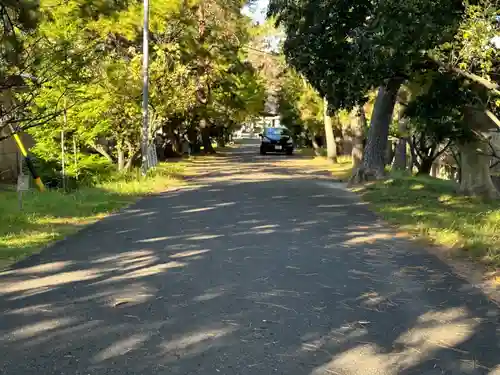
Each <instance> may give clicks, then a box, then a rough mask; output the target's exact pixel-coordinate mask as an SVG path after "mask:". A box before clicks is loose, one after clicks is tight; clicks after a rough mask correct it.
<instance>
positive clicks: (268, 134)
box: [260, 127, 294, 155]
mask: <svg viewBox="0 0 500 375" xmlns="http://www.w3.org/2000/svg"><path fill="white" fill-rule="evenodd" d="M260 138H261V141H260V154H261V155H265V154H266V153H268V152H279V153H286V154H287V155H292V154H293V148H294V145H293V139H292V134H291V133H290V131H289V130H288V129H287V128H283V127H276V128H264V131H263V132H262V134H260Z"/></svg>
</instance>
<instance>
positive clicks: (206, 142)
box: [200, 118, 215, 154]
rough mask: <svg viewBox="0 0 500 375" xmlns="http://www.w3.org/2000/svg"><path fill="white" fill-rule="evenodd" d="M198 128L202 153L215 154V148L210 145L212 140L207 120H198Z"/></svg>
mask: <svg viewBox="0 0 500 375" xmlns="http://www.w3.org/2000/svg"><path fill="white" fill-rule="evenodd" d="M200 129H201V141H202V143H203V150H204V153H205V154H215V150H214V148H213V147H212V142H211V141H210V128H209V127H208V124H207V121H206V120H205V119H204V118H202V119H201V120H200Z"/></svg>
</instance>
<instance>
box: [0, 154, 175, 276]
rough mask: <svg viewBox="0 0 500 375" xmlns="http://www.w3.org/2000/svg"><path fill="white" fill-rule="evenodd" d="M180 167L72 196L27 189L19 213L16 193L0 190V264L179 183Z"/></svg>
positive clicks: (131, 176) (163, 168)
mask: <svg viewBox="0 0 500 375" xmlns="http://www.w3.org/2000/svg"><path fill="white" fill-rule="evenodd" d="M184 168H185V163H183V162H178V163H169V164H167V163H163V164H160V165H159V166H158V167H157V168H156V170H155V171H154V172H152V173H151V175H150V176H148V177H146V178H141V177H140V175H139V172H138V171H136V172H135V173H130V174H128V175H127V176H116V177H115V178H114V179H113V180H111V181H108V182H105V183H101V184H99V185H98V186H95V187H84V188H81V189H79V190H78V191H75V192H72V193H64V192H61V191H46V192H44V193H39V192H37V191H34V190H33V191H29V192H26V193H24V194H23V209H22V211H21V210H20V208H19V202H18V196H17V193H16V192H15V191H13V190H10V191H8V190H5V191H0V212H1V215H0V266H4V265H7V264H9V263H11V262H13V261H16V260H19V259H21V258H23V257H26V256H28V255H30V254H32V253H34V252H37V251H39V250H40V249H41V248H43V247H45V246H46V245H48V244H50V243H51V242H53V241H56V240H59V239H61V238H63V237H65V236H67V235H69V234H71V233H74V232H76V231H77V230H79V229H80V228H82V227H83V226H85V225H88V224H90V223H93V222H95V221H97V220H98V219H100V218H102V217H104V216H106V215H109V214H110V213H112V212H114V211H116V210H118V209H120V208H123V207H124V206H127V205H129V204H131V203H133V202H134V201H135V200H137V199H138V198H140V197H142V196H145V195H148V194H154V193H157V192H161V191H164V190H165V189H167V188H169V187H171V186H175V185H179V184H181V183H182V180H181V177H182V175H183V173H184Z"/></svg>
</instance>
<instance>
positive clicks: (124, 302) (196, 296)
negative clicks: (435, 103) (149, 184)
mask: <svg viewBox="0 0 500 375" xmlns="http://www.w3.org/2000/svg"><path fill="white" fill-rule="evenodd" d="M257 154H258V149H257V147H256V145H247V146H245V147H242V148H241V149H239V150H238V151H236V152H235V153H233V154H232V155H231V156H230V157H227V158H217V159H215V160H212V161H210V162H207V163H201V162H200V164H199V169H200V172H203V173H201V175H200V177H197V178H194V179H193V181H192V182H193V186H192V187H191V188H190V189H185V190H180V191H176V192H170V193H165V194H162V195H160V196H157V197H151V198H147V199H144V200H142V201H140V202H139V203H138V204H136V205H135V206H133V207H131V208H129V209H127V210H125V211H124V212H122V213H121V214H119V215H116V216H114V217H111V218H108V219H105V220H103V221H102V222H100V223H98V224H96V225H93V226H90V227H88V228H87V229H84V230H83V231H81V232H80V233H78V234H77V235H75V236H73V237H71V238H70V239H68V240H66V241H63V242H61V243H59V244H57V245H56V246H54V247H52V248H51V249H48V250H47V251H45V252H43V253H42V254H41V255H39V256H36V257H33V258H31V259H28V260H26V261H23V262H22V263H20V264H18V265H17V266H16V267H15V268H14V269H13V270H11V271H7V272H3V273H2V274H0V314H1V316H0V374H13V375H14V374H15V375H24V374H33V375H35V374H36V375H42V374H65V375H74V374H120V375H126V374H137V375H149V374H169V375H177V374H183V375H188V374H189V375H191V374H193V375H194V374H200V375H217V374H228V375H230V374H238V375H239V374H241V375H271V374H286V375H327V374H328V375H330V374H333V375H338V374H340V375H354V374H359V375H371V374H377V375H393V374H401V375H409V374H415V375H416V374H419V375H420V374H429V375H438V374H467V375H469V374H470V375H472V374H474V375H476V374H488V375H493V374H495V375H498V374H500V347H499V344H500V337H499V327H500V324H499V309H498V308H497V307H496V306H495V305H493V304H492V303H490V302H489V301H488V300H487V299H486V298H485V297H484V296H482V295H481V294H480V293H479V292H477V291H476V290H475V289H474V288H473V287H472V286H471V285H468V284H467V283H466V282H465V281H463V280H460V279H459V278H457V277H456V276H454V275H453V274H452V273H451V270H450V269H449V268H448V267H447V266H446V265H445V264H443V263H441V262H440V261H439V260H437V259H436V258H434V257H433V256H431V255H429V254H428V253H426V252H425V251H424V250H423V249H421V248H419V247H418V246H417V245H415V244H412V243H410V242H409V241H407V240H405V239H402V238H396V237H395V236H394V235H393V233H391V231H390V230H388V229H387V228H385V227H384V226H383V225H382V224H381V223H380V222H378V220H377V219H376V217H375V216H374V215H373V214H372V213H370V212H369V211H368V209H367V208H366V207H365V206H364V205H362V204H360V203H359V202H358V200H357V199H356V198H355V197H353V196H352V195H351V194H350V193H348V192H346V191H345V190H344V189H343V188H342V186H341V185H340V184H337V183H335V182H332V181H331V179H330V178H329V177H327V176H326V175H325V174H321V173H316V172H315V173H308V172H309V170H308V169H305V168H300V158H297V157H296V158H295V159H292V161H293V163H296V162H297V163H298V164H295V165H299V167H298V168H294V167H293V166H292V164H293V163H292V164H290V163H289V162H288V161H287V160H288V159H286V157H282V156H271V155H268V156H264V157H261V156H258V155H257Z"/></svg>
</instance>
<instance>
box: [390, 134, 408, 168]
mask: <svg viewBox="0 0 500 375" xmlns="http://www.w3.org/2000/svg"><path fill="white" fill-rule="evenodd" d="M392 169H393V170H395V171H404V170H406V138H404V137H401V138H399V139H398V140H397V141H396V148H395V150H394V160H393V162H392Z"/></svg>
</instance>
